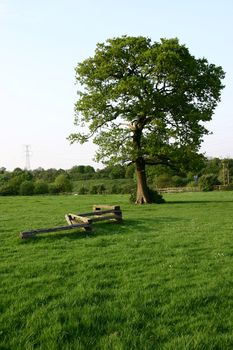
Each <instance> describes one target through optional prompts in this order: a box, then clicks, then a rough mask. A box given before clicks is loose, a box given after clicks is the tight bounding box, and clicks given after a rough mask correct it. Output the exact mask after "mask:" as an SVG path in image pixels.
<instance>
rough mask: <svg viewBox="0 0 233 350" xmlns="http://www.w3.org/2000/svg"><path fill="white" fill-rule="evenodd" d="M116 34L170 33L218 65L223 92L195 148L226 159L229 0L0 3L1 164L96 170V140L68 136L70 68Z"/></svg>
mask: <svg viewBox="0 0 233 350" xmlns="http://www.w3.org/2000/svg"><path fill="white" fill-rule="evenodd" d="M122 35H130V36H139V35H142V36H146V37H150V38H151V39H152V41H159V40H160V38H174V37H177V38H179V40H180V43H181V44H185V45H186V46H187V47H188V48H189V51H190V53H191V54H192V55H194V56H195V57H196V58H201V57H205V58H207V60H208V61H209V63H214V64H216V65H218V66H219V65H220V66H222V67H223V70H224V71H225V72H226V78H225V80H224V85H225V89H224V90H223V93H222V98H221V102H220V103H219V105H218V107H217V108H216V110H215V113H214V115H213V119H212V121H211V122H209V123H208V124H206V126H207V128H208V129H209V130H210V131H211V132H212V135H208V136H206V137H205V139H204V142H203V144H202V148H201V151H202V152H203V153H205V155H206V156H208V157H219V158H229V157H231V158H233V142H232V136H233V135H232V131H233V111H232V99H233V40H232V36H233V1H232V0H221V1H219V0H163V1H161V0H140V1H139V0H0V43H1V45H0V130H1V132H0V167H5V168H7V169H8V170H13V169H14V168H16V167H20V168H25V167H26V165H27V166H29V164H28V159H29V160H30V168H31V169H36V168H38V167H43V168H44V169H48V168H57V169H59V168H62V169H70V168H71V167H72V166H75V165H92V166H94V167H95V168H101V164H97V163H95V162H94V161H93V158H94V153H95V150H96V146H95V145H93V144H92V143H91V142H89V143H88V144H85V145H79V144H73V145H70V143H69V141H68V140H67V137H68V136H69V134H70V133H73V132H75V131H77V129H76V128H77V127H76V126H75V125H74V103H75V101H76V100H77V99H78V96H77V92H76V91H77V90H78V87H77V85H75V71H74V69H75V66H76V65H77V64H78V63H79V62H82V61H83V60H84V59H86V58H88V57H91V56H93V54H94V50H95V48H96V44H97V43H101V42H105V41H106V40H107V39H108V38H113V37H118V36H122ZM26 146H28V147H26ZM26 149H28V150H29V152H28V153H27V152H26Z"/></svg>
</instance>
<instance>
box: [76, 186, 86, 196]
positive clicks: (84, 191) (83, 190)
mask: <svg viewBox="0 0 233 350" xmlns="http://www.w3.org/2000/svg"><path fill="white" fill-rule="evenodd" d="M87 193H88V188H86V187H85V186H82V187H80V189H79V190H78V194H87Z"/></svg>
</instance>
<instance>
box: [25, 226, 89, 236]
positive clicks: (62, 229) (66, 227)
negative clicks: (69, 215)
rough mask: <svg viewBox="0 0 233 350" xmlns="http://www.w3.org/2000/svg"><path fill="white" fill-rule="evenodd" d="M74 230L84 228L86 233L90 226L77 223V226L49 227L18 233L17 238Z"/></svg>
mask: <svg viewBox="0 0 233 350" xmlns="http://www.w3.org/2000/svg"><path fill="white" fill-rule="evenodd" d="M75 228H84V229H85V230H86V231H91V225H90V224H88V223H79V224H73V225H68V226H57V227H51V228H40V229H35V230H30V231H23V232H20V234H19V236H20V237H21V238H28V237H33V236H35V235H37V234H41V233H48V232H57V231H64V230H71V229H75Z"/></svg>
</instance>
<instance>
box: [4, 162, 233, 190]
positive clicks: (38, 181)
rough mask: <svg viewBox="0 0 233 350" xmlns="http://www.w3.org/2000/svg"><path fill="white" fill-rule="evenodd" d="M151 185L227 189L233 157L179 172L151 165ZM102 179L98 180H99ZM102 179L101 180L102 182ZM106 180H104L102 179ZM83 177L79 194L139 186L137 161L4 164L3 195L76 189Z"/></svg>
mask: <svg viewBox="0 0 233 350" xmlns="http://www.w3.org/2000/svg"><path fill="white" fill-rule="evenodd" d="M146 172H147V177H148V183H149V184H150V188H152V189H159V188H165V187H184V186H188V187H194V186H196V187H198V188H199V189H200V190H203V191H210V190H213V189H214V188H215V186H217V185H219V186H222V187H223V188H226V189H231V188H233V187H232V186H233V159H223V160H222V159H219V158H211V159H204V160H203V163H202V164H201V166H199V167H198V169H194V170H193V171H189V172H186V173H185V172H183V173H182V172H180V171H179V172H177V171H176V169H173V168H169V167H166V166H162V165H161V166H158V165H157V166H148V167H147V168H146ZM105 179H111V180H114V179H131V180H132V181H130V183H131V185H130V186H122V187H121V188H120V187H119V186H117V184H114V183H113V185H112V186H111V188H110V189H109V188H107V186H105V183H104V180H105ZM86 180H96V183H95V184H94V185H92V186H91V187H88V186H85V183H86V182H87V181H86ZM97 180H98V181H97ZM100 180H101V183H100ZM102 180H103V181H102ZM80 181H82V186H81V187H79V191H78V194H87V193H90V194H101V193H131V191H133V187H134V186H135V185H134V184H135V181H136V180H135V169H134V165H128V166H127V165H119V164H117V165H113V166H107V167H105V168H103V169H97V170H95V169H94V168H93V167H92V166H90V165H76V166H73V167H72V168H71V169H68V170H64V169H53V168H51V169H46V170H45V169H43V168H37V169H35V170H30V171H28V170H24V169H21V168H15V169H14V170H13V171H8V170H6V168H4V167H2V168H0V195H1V196H12V195H13V196H14V195H43V194H59V193H72V191H73V188H74V187H75V186H74V185H75V183H77V182H80Z"/></svg>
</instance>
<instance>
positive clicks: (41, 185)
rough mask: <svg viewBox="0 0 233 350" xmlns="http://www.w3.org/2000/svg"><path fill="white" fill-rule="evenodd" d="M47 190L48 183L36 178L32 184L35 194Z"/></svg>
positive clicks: (43, 192) (46, 191)
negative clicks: (33, 184)
mask: <svg viewBox="0 0 233 350" xmlns="http://www.w3.org/2000/svg"><path fill="white" fill-rule="evenodd" d="M48 192H49V186H48V184H47V183H46V182H45V181H43V180H37V181H36V182H35V186H34V193H35V194H46V193H48Z"/></svg>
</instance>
